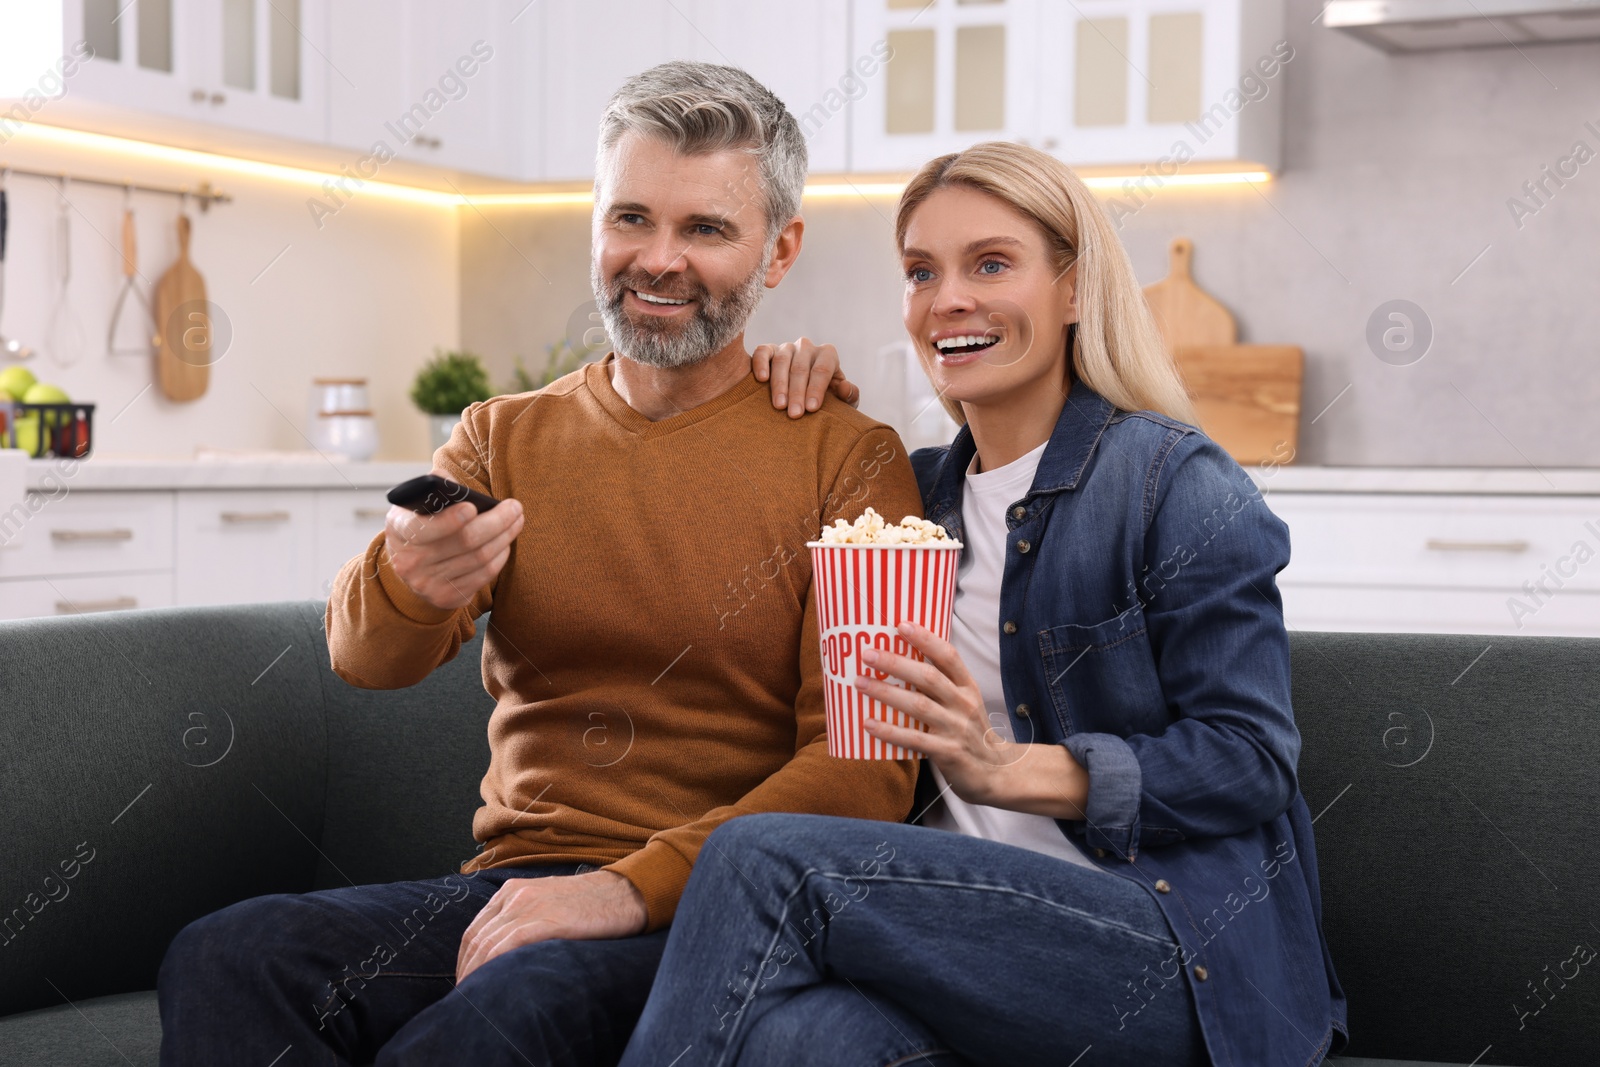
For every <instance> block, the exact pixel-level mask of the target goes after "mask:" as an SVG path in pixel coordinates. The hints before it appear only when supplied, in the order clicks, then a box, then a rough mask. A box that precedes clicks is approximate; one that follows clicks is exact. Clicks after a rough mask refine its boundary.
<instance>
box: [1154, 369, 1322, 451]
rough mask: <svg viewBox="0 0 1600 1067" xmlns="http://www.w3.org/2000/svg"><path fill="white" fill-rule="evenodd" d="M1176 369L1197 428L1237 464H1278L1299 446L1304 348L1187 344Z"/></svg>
mask: <svg viewBox="0 0 1600 1067" xmlns="http://www.w3.org/2000/svg"><path fill="white" fill-rule="evenodd" d="M1177 360H1178V373H1180V374H1181V375H1183V383H1184V385H1186V386H1188V388H1189V395H1190V396H1191V397H1192V398H1193V399H1194V409H1195V415H1196V417H1197V418H1199V420H1200V428H1201V429H1202V430H1204V431H1205V432H1206V436H1208V437H1210V438H1211V439H1212V440H1213V441H1215V442H1216V443H1217V444H1219V445H1221V446H1222V447H1223V448H1224V449H1226V450H1227V452H1228V455H1230V456H1232V457H1233V458H1234V459H1235V460H1237V461H1238V462H1239V463H1240V464H1241V465H1243V466H1246V467H1250V466H1261V465H1272V466H1278V465H1281V464H1285V463H1289V462H1291V461H1292V460H1293V459H1294V455H1295V450H1296V449H1298V448H1299V446H1300V444H1299V440H1298V438H1299V430H1300V385H1301V380H1302V378H1303V377H1304V375H1305V353H1304V352H1303V351H1302V350H1301V349H1300V348H1299V346H1297V345H1190V346H1188V347H1186V348H1180V349H1179V350H1178V352H1177Z"/></svg>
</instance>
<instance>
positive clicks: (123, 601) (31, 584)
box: [0, 572, 172, 619]
mask: <svg viewBox="0 0 1600 1067" xmlns="http://www.w3.org/2000/svg"><path fill="white" fill-rule="evenodd" d="M171 604H172V575H171V573H170V572H168V573H161V574H96V575H90V576H87V577H81V576H80V577H70V578H69V577H60V578H13V579H7V580H0V619H31V618H35V617H37V616H40V615H76V614H83V613H87V612H92V611H123V610H127V609H129V608H164V607H169V606H171Z"/></svg>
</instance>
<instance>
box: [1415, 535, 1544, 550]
mask: <svg viewBox="0 0 1600 1067" xmlns="http://www.w3.org/2000/svg"><path fill="white" fill-rule="evenodd" d="M1528 547H1529V546H1528V542H1526V541H1522V540H1517V541H1447V540H1444V539H1441V538H1438V537H1430V538H1428V549H1429V551H1432V552H1526V551H1528Z"/></svg>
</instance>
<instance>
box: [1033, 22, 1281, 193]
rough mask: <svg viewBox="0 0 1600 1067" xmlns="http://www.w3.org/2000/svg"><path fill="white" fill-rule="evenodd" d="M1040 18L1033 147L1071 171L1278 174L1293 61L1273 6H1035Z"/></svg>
mask: <svg viewBox="0 0 1600 1067" xmlns="http://www.w3.org/2000/svg"><path fill="white" fill-rule="evenodd" d="M1041 13H1042V15H1043V18H1042V19H1041V22H1040V31H1039V35H1038V44H1039V55H1040V56H1041V57H1051V61H1046V62H1040V63H1039V65H1038V86H1039V130H1038V140H1037V142H1036V143H1037V144H1038V145H1039V146H1040V147H1043V148H1045V149H1046V150H1048V151H1050V152H1052V153H1053V154H1055V155H1056V156H1058V157H1059V158H1061V159H1063V160H1065V161H1066V162H1068V163H1071V164H1091V163H1092V164H1135V163H1149V162H1155V161H1159V160H1170V161H1171V162H1172V164H1173V165H1176V164H1178V163H1183V162H1186V161H1187V160H1191V159H1192V160H1194V161H1195V162H1197V163H1203V164H1213V163H1229V162H1249V163H1254V164H1257V165H1259V166H1263V167H1266V168H1267V169H1269V170H1276V169H1277V167H1278V162H1279V140H1280V130H1281V127H1282V122H1283V119H1282V104H1283V91H1284V90H1283V80H1284V78H1283V65H1284V60H1285V57H1286V56H1292V55H1293V53H1292V51H1291V50H1290V49H1289V48H1288V45H1287V43H1286V39H1285V37H1284V32H1283V3H1282V0H1108V2H1102V3H1096V4H1093V5H1087V4H1085V5H1082V6H1081V7H1080V6H1079V5H1073V4H1053V3H1046V4H1044V5H1042V7H1041ZM1063 57H1064V58H1065V59H1066V61H1065V62H1062V61H1061V59H1062V58H1063ZM1258 64H1259V65H1258ZM1246 72H1249V73H1250V75H1251V77H1252V79H1253V80H1252V81H1250V82H1248V83H1245V84H1244V85H1243V87H1242V88H1241V79H1243V78H1244V77H1245V74H1246ZM1268 72H1271V74H1270V77H1269V76H1267V73H1268ZM1158 173H1163V174H1165V173H1172V171H1169V170H1162V171H1159V172H1158Z"/></svg>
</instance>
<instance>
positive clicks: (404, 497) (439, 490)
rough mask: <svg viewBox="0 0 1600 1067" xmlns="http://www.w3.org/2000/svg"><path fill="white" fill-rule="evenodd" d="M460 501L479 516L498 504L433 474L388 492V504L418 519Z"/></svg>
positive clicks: (412, 480) (487, 497)
mask: <svg viewBox="0 0 1600 1067" xmlns="http://www.w3.org/2000/svg"><path fill="white" fill-rule="evenodd" d="M463 500H465V501H466V502H467V503H469V504H473V505H475V506H476V507H477V509H478V511H479V513H480V514H481V513H482V512H485V511H488V510H489V509H490V508H492V507H494V506H495V505H496V504H498V503H500V501H498V500H496V499H495V498H494V497H492V496H489V495H488V494H486V493H480V492H478V491H477V490H476V489H468V488H467V487H466V486H464V485H462V484H461V483H460V482H452V481H451V480H450V479H449V478H441V477H439V476H438V475H437V474H424V475H421V476H420V477H416V478H412V479H411V480H410V481H407V482H401V483H400V484H399V485H397V486H395V487H394V488H393V489H391V490H389V503H391V504H399V505H400V506H401V507H403V508H410V509H411V510H412V511H415V512H417V513H418V514H419V515H432V514H433V513H434V512H436V511H443V510H444V509H445V508H447V507H449V506H450V505H451V504H459V503H461V501H463Z"/></svg>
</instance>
